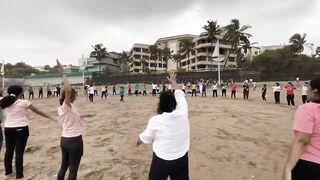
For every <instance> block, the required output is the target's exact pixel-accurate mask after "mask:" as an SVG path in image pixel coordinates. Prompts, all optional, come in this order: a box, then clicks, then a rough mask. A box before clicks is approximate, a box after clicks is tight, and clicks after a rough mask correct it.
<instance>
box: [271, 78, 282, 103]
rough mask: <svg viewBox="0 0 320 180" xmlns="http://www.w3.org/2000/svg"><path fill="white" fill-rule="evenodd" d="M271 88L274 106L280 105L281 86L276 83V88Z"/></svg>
mask: <svg viewBox="0 0 320 180" xmlns="http://www.w3.org/2000/svg"><path fill="white" fill-rule="evenodd" d="M272 88H273V93H274V100H275V101H276V104H280V92H281V86H280V84H279V83H276V86H273V87H272Z"/></svg>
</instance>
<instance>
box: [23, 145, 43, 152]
mask: <svg viewBox="0 0 320 180" xmlns="http://www.w3.org/2000/svg"><path fill="white" fill-rule="evenodd" d="M40 149H41V147H39V146H31V147H28V148H27V149H26V153H34V152H36V151H39V150H40Z"/></svg>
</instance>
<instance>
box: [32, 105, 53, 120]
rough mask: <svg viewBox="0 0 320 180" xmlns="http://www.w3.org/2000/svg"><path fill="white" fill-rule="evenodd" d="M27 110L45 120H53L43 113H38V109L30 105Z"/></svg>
mask: <svg viewBox="0 0 320 180" xmlns="http://www.w3.org/2000/svg"><path fill="white" fill-rule="evenodd" d="M29 109H30V110H31V111H33V112H34V113H36V114H38V115H40V116H42V117H45V118H48V119H51V120H54V119H53V118H52V117H51V116H49V115H47V114H45V113H44V112H42V111H40V110H39V109H38V108H36V107H34V106H33V105H32V104H31V105H30V106H29Z"/></svg>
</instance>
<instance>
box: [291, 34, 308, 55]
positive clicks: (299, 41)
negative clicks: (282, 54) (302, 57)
mask: <svg viewBox="0 0 320 180" xmlns="http://www.w3.org/2000/svg"><path fill="white" fill-rule="evenodd" d="M306 37H307V34H306V33H304V34H302V35H301V34H298V33H296V34H294V35H292V36H291V37H290V39H289V43H291V45H290V49H291V50H292V52H293V53H295V54H301V53H302V52H303V51H304V46H305V44H306V42H307V41H306Z"/></svg>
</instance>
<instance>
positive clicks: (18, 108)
mask: <svg viewBox="0 0 320 180" xmlns="http://www.w3.org/2000/svg"><path fill="white" fill-rule="evenodd" d="M7 92H8V94H9V95H8V96H6V97H4V98H2V99H1V101H0V107H1V108H2V109H4V111H5V113H6V120H5V123H4V127H5V128H4V135H5V140H6V152H5V158H4V166H5V175H6V177H5V178H6V179H8V178H10V177H12V176H13V173H12V159H13V155H14V152H15V158H16V159H15V166H16V179H22V178H24V174H23V155H24V150H25V148H26V145H27V140H28V137H29V128H28V125H29V119H28V117H27V113H28V110H29V109H30V110H31V111H33V112H35V113H37V114H39V115H41V116H43V117H45V118H50V119H52V118H51V117H50V116H48V115H46V114H45V113H43V112H41V111H39V110H38V109H37V108H36V107H34V106H33V105H32V104H31V102H30V101H28V100H22V99H20V98H21V96H22V93H23V88H22V87H21V86H10V87H9V88H8V91H7ZM25 179H30V177H28V178H25Z"/></svg>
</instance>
